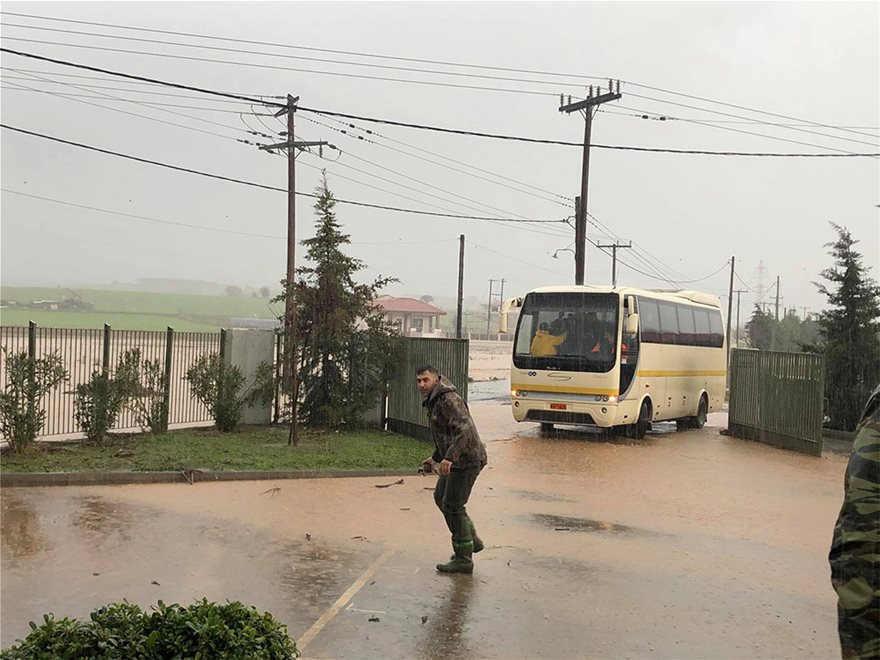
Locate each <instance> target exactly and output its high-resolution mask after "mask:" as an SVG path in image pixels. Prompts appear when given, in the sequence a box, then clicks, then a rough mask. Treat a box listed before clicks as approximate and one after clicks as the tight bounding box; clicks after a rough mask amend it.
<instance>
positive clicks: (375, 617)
mask: <svg viewBox="0 0 880 660" xmlns="http://www.w3.org/2000/svg"><path fill="white" fill-rule="evenodd" d="M369 621H370V623H379V617H377V616H371V617H370V618H369Z"/></svg>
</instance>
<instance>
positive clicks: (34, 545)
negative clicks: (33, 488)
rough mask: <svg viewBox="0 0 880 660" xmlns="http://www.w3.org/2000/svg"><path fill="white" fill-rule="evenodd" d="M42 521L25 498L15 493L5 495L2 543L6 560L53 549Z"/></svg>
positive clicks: (0, 528) (0, 527) (0, 523)
mask: <svg viewBox="0 0 880 660" xmlns="http://www.w3.org/2000/svg"><path fill="white" fill-rule="evenodd" d="M41 519H42V516H41V515H40V514H38V513H37V512H36V509H35V508H34V507H33V506H31V504H30V503H29V502H28V501H27V500H26V499H25V498H23V497H20V496H19V495H18V494H17V493H14V492H9V491H7V492H5V493H3V498H2V516H0V542H2V552H3V557H4V558H14V559H19V558H22V557H29V556H31V555H36V554H38V553H40V552H44V551H46V550H49V549H51V547H52V543H51V542H50V541H49V538H48V536H47V535H46V533H45V531H44V530H43V527H42V524H41Z"/></svg>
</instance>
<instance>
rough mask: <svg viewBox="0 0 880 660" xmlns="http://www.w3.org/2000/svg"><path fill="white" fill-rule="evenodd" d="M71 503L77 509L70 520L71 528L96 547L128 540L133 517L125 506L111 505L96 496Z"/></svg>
mask: <svg viewBox="0 0 880 660" xmlns="http://www.w3.org/2000/svg"><path fill="white" fill-rule="evenodd" d="M73 503H74V504H75V505H76V506H78V508H79V510H78V511H77V512H76V513H75V514H74V515H73V516H72V518H71V521H72V523H73V526H74V527H77V528H79V529H80V530H82V531H84V532H85V533H86V534H87V535H89V536H90V537H92V540H93V541H94V542H95V543H96V544H97V545H99V546H100V545H103V544H104V543H106V542H108V541H111V540H113V541H117V542H120V541H122V542H124V541H128V540H129V533H130V531H131V527H132V525H133V524H134V522H135V515H134V514H133V513H132V511H131V510H130V509H129V508H128V506H126V505H125V504H120V503H119V502H113V503H112V504H111V503H110V502H108V501H107V500H105V499H104V498H103V497H96V496H88V497H77V498H75V499H74V500H73Z"/></svg>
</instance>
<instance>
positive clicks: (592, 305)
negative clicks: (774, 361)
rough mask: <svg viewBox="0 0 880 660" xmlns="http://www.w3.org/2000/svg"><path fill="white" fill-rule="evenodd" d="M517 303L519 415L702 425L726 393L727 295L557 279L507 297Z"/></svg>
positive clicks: (643, 427)
mask: <svg viewBox="0 0 880 660" xmlns="http://www.w3.org/2000/svg"><path fill="white" fill-rule="evenodd" d="M515 312H519V319H518V322H517V326H516V337H515V340H514V347H513V364H512V367H511V371H510V388H511V407H512V410H513V416H514V417H515V418H516V420H517V421H518V422H539V423H540V424H541V429H542V431H544V432H549V431H552V429H553V427H554V425H555V424H572V425H587V426H592V427H599V428H603V429H610V428H616V429H618V430H620V431H623V432H624V433H625V434H626V435H627V436H630V437H634V438H642V437H644V436H645V433H646V432H647V431H648V429H649V428H650V426H651V422H658V421H667V420H675V421H676V422H678V425H679V427H680V428H682V427H684V428H688V427H697V428H701V427H702V426H703V425H704V424H705V423H706V416H707V414H708V413H709V412H710V411H714V410H719V409H720V408H721V406H722V404H723V402H724V391H725V383H726V377H727V353H726V348H727V346H726V340H725V333H724V326H723V324H722V320H721V309H720V302H719V300H718V298H717V297H715V296H712V295H710V294H706V293H699V292H697V291H661V290H648V289H635V288H626V287H616V288H612V287H599V286H559V287H545V288H540V289H535V290H534V291H531V292H530V293H528V294H527V295H526V296H525V297H524V298H514V299H511V300H508V301H506V302H505V304H504V307H503V309H502V320H501V328H500V330H501V331H502V332H506V331H507V328H506V327H505V326H506V325H507V319H508V315H511V314H514V313H515Z"/></svg>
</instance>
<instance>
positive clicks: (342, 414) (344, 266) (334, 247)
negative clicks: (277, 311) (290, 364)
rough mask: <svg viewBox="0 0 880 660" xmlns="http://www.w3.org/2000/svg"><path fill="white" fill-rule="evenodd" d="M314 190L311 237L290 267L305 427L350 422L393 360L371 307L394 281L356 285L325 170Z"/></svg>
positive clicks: (356, 267)
mask: <svg viewBox="0 0 880 660" xmlns="http://www.w3.org/2000/svg"><path fill="white" fill-rule="evenodd" d="M315 193H316V194H317V197H318V201H317V202H316V203H315V206H314V209H315V216H316V219H315V229H316V231H315V236H314V238H309V239H306V240H304V241H302V245H303V246H305V248H306V257H307V259H308V261H309V262H310V265H308V266H302V267H300V268H298V269H297V278H296V282H295V284H294V286H293V289H292V292H293V295H294V299H295V301H296V307H297V315H298V323H297V341H298V347H299V351H298V353H299V355H298V359H297V368H298V374H299V383H298V392H297V397H298V400H299V402H300V405H299V415H298V416H299V418H300V420H301V421H302V422H303V423H305V424H307V425H311V426H321V427H330V428H332V427H339V426H343V425H345V426H356V425H358V424H359V421H360V418H361V416H362V415H363V413H364V412H366V411H367V410H368V409H369V408H371V407H372V406H373V405H375V404H376V403H377V401H378V398H379V396H380V395H381V393H382V390H383V387H384V384H385V380H386V377H387V373H388V370H389V369H390V366H391V361H392V360H393V357H394V353H395V350H394V347H395V342H394V337H395V334H394V331H393V329H392V328H391V327H390V326H389V325H388V323H387V322H386V320H385V317H384V315H383V314H382V312H381V310H380V309H378V308H377V307H376V306H375V305H374V302H373V301H374V300H375V299H376V297H377V296H378V295H379V293H380V291H381V290H382V289H383V288H384V287H385V286H387V285H388V284H389V283H391V282H394V281H396V280H394V278H389V277H379V278H377V279H375V280H374V281H373V282H372V283H369V284H361V283H359V282H358V281H357V280H356V279H355V277H356V275H357V273H359V272H360V271H362V270H363V269H364V268H365V267H366V266H365V265H364V263H363V262H362V261H360V260H359V259H356V258H354V257H351V256H349V255H348V254H346V253H345V252H344V251H343V250H344V248H345V246H347V245H348V244H349V243H350V242H351V240H350V237H349V235H348V234H346V233H344V232H343V231H342V228H341V226H340V224H339V222H338V221H337V219H336V213H335V211H334V207H335V206H336V200H335V199H334V197H333V193H332V192H331V191H330V189H329V187H328V185H327V177H326V174H325V175H324V177H323V178H322V180H321V183H320V184H319V185H318V186H317V188H316V190H315Z"/></svg>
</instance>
